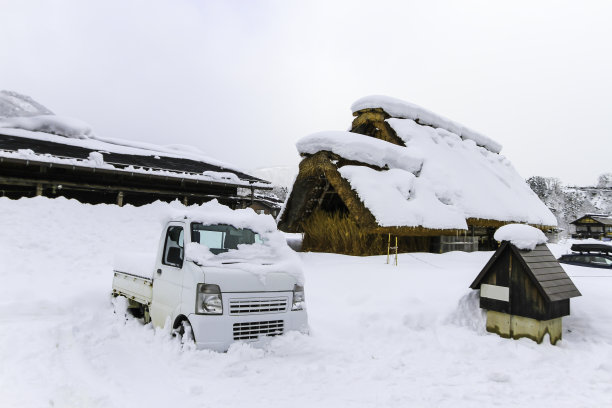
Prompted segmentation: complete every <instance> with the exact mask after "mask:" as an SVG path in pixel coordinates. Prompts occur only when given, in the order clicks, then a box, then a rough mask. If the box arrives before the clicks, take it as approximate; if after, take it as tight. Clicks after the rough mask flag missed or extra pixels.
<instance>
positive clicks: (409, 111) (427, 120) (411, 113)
mask: <svg viewBox="0 0 612 408" xmlns="http://www.w3.org/2000/svg"><path fill="white" fill-rule="evenodd" d="M376 108H381V109H383V110H384V111H385V112H387V113H388V114H389V115H390V116H391V117H393V118H399V119H412V120H414V121H416V122H418V123H420V124H423V125H429V126H432V127H434V128H441V129H444V130H448V131H449V132H451V133H454V134H456V135H457V136H460V137H461V138H462V139H470V140H473V141H474V142H476V144H477V145H479V146H483V147H485V148H487V150H490V151H492V152H493V153H499V152H500V151H501V149H502V146H501V145H500V144H499V143H497V142H496V141H494V140H491V139H490V138H488V137H487V136H485V135H483V134H480V133H478V132H476V131H474V130H472V129H469V128H467V127H465V126H463V125H461V124H459V123H456V122H453V121H452V120H450V119H447V118H445V117H444V116H440V115H438V114H435V113H433V112H430V111H428V110H427V109H424V108H422V107H420V106H418V105H415V104H413V103H410V102H406V101H402V100H400V99H396V98H391V97H389V96H383V95H371V96H366V97H363V98H361V99H359V100H357V101H356V102H355V103H353V105H352V106H351V110H352V111H353V112H358V111H360V110H363V109H376Z"/></svg>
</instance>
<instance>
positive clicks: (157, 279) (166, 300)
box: [151, 225, 185, 327]
mask: <svg viewBox="0 0 612 408" xmlns="http://www.w3.org/2000/svg"><path fill="white" fill-rule="evenodd" d="M184 237H185V231H184V230H183V227H182V226H181V225H170V226H169V227H168V229H167V230H166V238H165V240H164V246H163V248H161V249H162V250H161V251H160V252H161V255H158V256H160V257H161V259H160V260H158V262H157V265H158V267H157V270H156V271H155V273H154V277H153V301H152V303H151V319H152V320H153V324H154V325H155V326H158V327H163V326H164V324H165V321H166V319H167V318H170V319H173V318H174V313H175V312H176V310H177V309H178V308H179V306H180V304H181V292H182V286H183V273H182V268H183V260H184V257H185V249H184V248H185V243H184ZM173 323H174V322H173V321H170V324H173Z"/></svg>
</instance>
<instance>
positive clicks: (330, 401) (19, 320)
mask: <svg viewBox="0 0 612 408" xmlns="http://www.w3.org/2000/svg"><path fill="white" fill-rule="evenodd" d="M173 208H174V209H179V210H181V209H183V208H184V207H183V206H182V205H180V204H178V203H173V204H165V203H160V202H157V203H153V204H149V205H144V206H142V207H133V206H130V205H126V206H124V207H118V206H116V205H104V204H100V205H87V204H80V203H78V202H76V201H74V200H66V199H63V198H58V199H48V198H44V197H38V198H32V199H20V200H9V199H6V198H0V214H2V216H3V218H2V223H3V224H2V227H3V228H2V229H1V230H0V259H1V260H2V261H1V263H0V282H2V284H1V285H0V299H1V301H0V316H1V318H0V333H2V334H1V335H0V361H2V369H0V384H2V387H0V406H2V407H24V408H29V407H32V408H38V407H47V406H54V407H78V406H88V407H89V406H91V407H96V408H115V407H131V406H134V407H140V406H147V407H150V408H157V407H169V406H180V407H184V408H192V407H193V408H195V407H201V406H202V405H203V404H206V405H207V406H222V407H224V408H239V407H245V406H248V407H252V408H259V407H266V408H268V407H270V406H271V405H273V406H291V407H294V408H302V407H303V408H312V407H321V408H326V407H351V408H367V407H440V408H445V407H449V408H450V407H453V408H457V407H459V408H463V407H474V406H496V407H501V408H505V407H517V406H534V405H537V404H540V405H543V406H555V407H561V408H571V407H576V406H584V405H585V404H586V403H585V401H588V402H589V404H587V405H588V406H596V407H606V406H611V404H612V396H611V394H610V384H611V383H612V364H611V363H610V360H609V359H608V356H610V355H612V342H611V341H610V339H612V326H611V325H610V324H609V322H610V321H612V298H611V297H610V291H611V290H612V279H611V277H612V272H611V271H608V270H604V269H596V268H584V267H578V266H573V265H563V267H564V268H565V270H566V271H567V272H568V274H569V275H570V276H571V278H572V280H573V281H574V282H575V283H576V285H578V286H579V287H580V291H581V292H582V294H583V296H582V297H580V298H577V299H572V301H571V315H570V316H568V317H564V318H563V328H564V332H563V340H562V341H561V342H560V343H559V344H558V345H557V346H551V345H550V344H547V342H546V341H545V342H544V343H543V344H541V345H538V344H536V343H534V342H533V341H531V340H528V339H521V340H508V339H503V338H501V337H499V336H497V335H495V334H491V333H487V332H485V330H484V327H485V326H484V317H483V314H482V310H481V309H480V308H479V307H478V298H477V296H476V292H477V291H472V290H470V289H469V288H468V286H469V284H470V282H472V281H473V279H474V277H475V276H476V275H477V274H478V272H479V271H481V270H482V268H483V267H484V265H485V264H486V263H487V261H488V259H489V258H490V257H491V254H492V253H491V252H474V253H463V252H451V253H446V254H424V253H410V254H400V256H399V266H392V265H387V264H385V261H386V257H385V256H382V257H378V256H375V257H350V256H342V255H335V254H318V253H305V254H300V257H301V258H302V260H303V263H304V267H305V274H306V286H305V289H306V300H307V303H308V314H309V324H310V327H311V333H312V334H311V335H310V336H306V335H302V334H299V333H290V334H288V335H285V336H279V337H274V338H272V339H270V342H269V343H268V344H264V345H260V346H258V347H254V346H252V345H250V344H244V343H236V344H235V345H233V346H232V347H231V348H230V350H229V351H228V352H227V353H214V352H210V351H207V350H188V349H181V345H180V343H179V342H177V341H176V340H175V339H173V338H172V336H171V335H170V333H169V332H167V331H163V330H158V329H154V328H153V327H152V326H151V325H150V324H148V325H143V324H142V321H141V320H137V319H134V318H132V317H130V316H127V317H126V316H125V315H124V310H125V305H123V308H121V305H120V304H117V307H116V308H114V307H113V305H112V304H111V302H110V291H111V283H112V273H111V270H112V266H113V265H112V260H113V255H114V254H115V253H116V252H117V251H124V250H126V248H129V249H130V250H133V251H149V250H150V249H151V248H156V245H157V243H158V240H159V236H160V233H161V229H162V226H161V224H160V219H162V218H164V217H165V216H166V215H167V213H168V210H169V209H170V210H171V209H173ZM570 245H571V243H567V244H564V245H563V246H558V245H555V244H552V245H549V246H550V248H551V251H552V252H553V253H554V254H555V256H559V255H560V254H561V253H563V252H564V251H566V250H568V248H569V246H570ZM441 283H443V284H441ZM210 390H214V392H210ZM236 390H240V392H236Z"/></svg>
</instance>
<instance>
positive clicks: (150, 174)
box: [0, 128, 272, 208]
mask: <svg viewBox="0 0 612 408" xmlns="http://www.w3.org/2000/svg"><path fill="white" fill-rule="evenodd" d="M271 188H272V185H271V184H270V183H269V182H267V181H264V180H261V179H258V178H256V177H253V176H251V175H249V174H246V173H243V172H241V171H238V170H235V169H233V168H229V167H224V166H222V165H219V164H218V163H215V162H213V161H212V160H210V161H207V160H206V159H205V158H202V157H198V156H197V155H194V154H190V153H188V152H185V153H183V152H180V151H171V150H169V149H165V148H163V147H161V146H160V147H159V149H156V146H150V145H142V146H139V145H137V144H134V143H131V142H128V141H125V144H122V143H121V142H119V141H103V140H98V139H84V140H83V139H71V138H66V137H63V136H58V135H52V134H47V133H42V132H30V131H25V130H21V129H4V128H3V129H0V196H5V197H9V198H14V199H16V198H20V197H32V196H37V195H38V196H40V195H42V196H47V197H57V196H64V197H68V198H74V199H77V200H79V201H81V202H84V203H92V204H98V203H107V204H110V203H115V204H118V205H124V204H132V205H142V204H146V203H151V202H153V201H156V200H162V201H173V200H177V199H178V200H180V201H181V202H183V203H185V204H194V203H195V204H198V203H203V202H205V201H209V200H212V199H217V200H218V201H219V202H220V203H222V204H225V205H229V206H230V207H233V208H245V207H250V206H257V205H258V202H260V201H263V203H262V205H264V206H266V207H269V206H270V203H269V202H268V201H269V200H267V199H264V198H262V196H261V195H258V194H257V192H258V191H261V190H271Z"/></svg>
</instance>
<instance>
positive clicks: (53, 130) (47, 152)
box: [0, 91, 269, 188]
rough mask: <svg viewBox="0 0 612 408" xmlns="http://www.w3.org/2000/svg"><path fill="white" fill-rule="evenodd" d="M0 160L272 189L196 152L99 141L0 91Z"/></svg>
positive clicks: (79, 125)
mask: <svg viewBox="0 0 612 408" xmlns="http://www.w3.org/2000/svg"><path fill="white" fill-rule="evenodd" d="M92 153H96V157H97V160H90V157H91V154H92ZM98 153H99V154H98ZM100 156H101V157H100ZM0 157H7V158H13V159H19V158H23V159H25V160H36V161H40V162H48V163H59V164H72V165H77V166H82V167H104V168H106V169H114V170H117V171H130V172H146V173H149V174H158V175H162V176H165V177H180V178H192V179H201V180H203V181H213V182H221V183H226V184H236V185H239V186H247V185H248V186H258V187H263V188H267V187H268V185H269V183H268V182H266V181H264V180H260V179H258V178H256V177H253V176H251V175H249V174H247V173H246V172H244V171H243V170H241V169H238V168H237V167H235V166H232V165H229V164H226V163H223V162H221V161H218V160H215V159H212V158H210V157H207V156H205V155H204V154H202V152H201V151H199V150H198V149H196V148H194V147H190V146H184V145H168V146H157V145H153V144H149V143H143V142H133V141H129V140H121V139H113V138H102V137H99V136H96V135H95V134H94V133H93V131H92V129H91V127H90V126H89V125H87V124H86V123H84V122H82V121H80V120H78V119H73V118H66V117H60V116H56V115H54V114H53V113H52V112H51V111H50V110H49V109H47V108H46V107H44V106H43V105H41V104H39V103H38V102H36V101H34V100H33V99H32V98H30V97H28V96H25V95H21V94H18V93H16V92H11V91H0ZM253 183H255V184H253Z"/></svg>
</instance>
